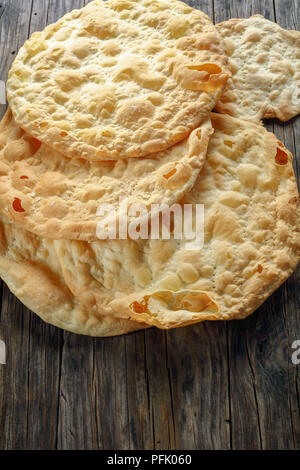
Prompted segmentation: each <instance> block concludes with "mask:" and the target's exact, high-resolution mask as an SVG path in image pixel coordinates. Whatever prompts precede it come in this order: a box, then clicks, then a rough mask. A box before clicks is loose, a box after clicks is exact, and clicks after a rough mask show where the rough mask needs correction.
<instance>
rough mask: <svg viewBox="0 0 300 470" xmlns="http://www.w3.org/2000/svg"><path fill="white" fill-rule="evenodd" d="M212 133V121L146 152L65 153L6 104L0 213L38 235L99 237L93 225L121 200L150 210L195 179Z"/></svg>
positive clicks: (0, 134)
mask: <svg viewBox="0 0 300 470" xmlns="http://www.w3.org/2000/svg"><path fill="white" fill-rule="evenodd" d="M212 132H213V130H212V126H211V122H210V119H209V118H208V119H206V120H205V121H204V122H203V124H202V125H201V126H200V127H198V128H197V129H195V130H194V131H192V132H191V134H190V135H189V136H188V137H187V138H186V139H184V140H183V141H181V142H179V143H178V144H176V145H174V146H173V147H171V148H169V149H167V150H165V151H162V152H158V153H156V154H152V155H151V157H149V158H131V159H127V160H119V161H107V162H91V161H88V160H83V159H79V158H73V159H69V158H66V157H64V156H63V155H62V154H61V153H59V152H57V151H55V150H53V149H52V148H51V147H49V146H48V145H47V144H42V143H41V142H40V141H39V140H37V139H35V138H33V137H31V136H30V135H29V134H28V133H26V132H24V131H23V130H22V129H21V128H20V127H19V126H18V125H17V124H16V123H15V121H14V119H13V116H12V113H11V111H10V109H8V111H7V113H6V115H5V116H4V118H3V120H2V122H1V123H0V211H1V212H2V213H3V214H4V215H5V216H6V217H8V218H10V219H11V220H14V221H16V222H18V223H19V224H21V225H22V226H23V227H25V228H27V229H28V230H30V231H31V232H34V233H36V234H38V235H41V236H46V237H50V238H55V239H59V238H66V239H75V240H76V239H79V240H96V239H97V224H98V223H100V222H101V223H102V224H103V225H104V219H105V218H107V217H108V216H109V215H110V214H114V213H115V215H116V218H117V217H118V212H119V208H120V205H121V203H122V201H124V200H125V199H126V203H127V205H128V207H132V206H133V205H138V206H140V207H141V208H144V210H146V211H147V210H148V211H149V210H150V208H151V207H152V205H153V204H169V205H172V204H173V203H176V202H177V201H178V200H179V199H180V198H182V197H183V196H184V194H186V193H187V192H188V191H190V190H191V189H192V187H193V185H194V184H195V181H196V179H197V176H198V174H199V171H200V170H201V168H202V166H203V164H204V161H205V157H206V152H207V146H208V142H209V137H210V135H211V133H212Z"/></svg>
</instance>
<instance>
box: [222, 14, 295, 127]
mask: <svg viewBox="0 0 300 470" xmlns="http://www.w3.org/2000/svg"><path fill="white" fill-rule="evenodd" d="M216 27H217V30H218V32H219V34H220V36H221V37H222V38H223V39H224V44H225V47H226V50H227V53H228V56H229V58H230V59H229V60H230V66H231V71H232V78H231V79H229V80H228V83H227V86H226V88H225V91H224V93H223V95H222V97H221V99H220V101H219V102H218V103H217V105H216V107H215V109H216V110H217V111H219V112H221V113H224V114H230V115H231V116H235V117H239V118H242V119H253V120H256V121H259V120H260V119H262V118H275V117H276V118H278V119H280V120H281V121H287V120H288V119H291V118H292V117H294V116H296V115H297V114H299V112H300V32H299V31H286V30H285V29H282V28H281V27H280V26H279V25H278V24H276V23H273V22H272V21H269V20H266V19H265V18H264V17H263V16H261V15H254V16H251V18H248V19H232V20H229V21H225V22H224V23H220V24H218V25H216Z"/></svg>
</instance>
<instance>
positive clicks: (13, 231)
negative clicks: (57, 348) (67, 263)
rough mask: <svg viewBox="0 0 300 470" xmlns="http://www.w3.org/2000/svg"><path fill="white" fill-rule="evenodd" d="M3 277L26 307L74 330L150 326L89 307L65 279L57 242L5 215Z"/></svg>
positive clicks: (110, 331) (104, 332) (0, 237)
mask: <svg viewBox="0 0 300 470" xmlns="http://www.w3.org/2000/svg"><path fill="white" fill-rule="evenodd" d="M0 276H1V278H2V279H3V280H4V281H5V282H6V284H7V285H8V287H9V289H10V290H11V291H12V292H13V293H14V294H15V295H16V296H17V297H18V298H19V299H20V300H21V301H22V302H23V303H24V304H25V305H26V307H28V308H29V309H30V310H32V311H33V312H35V313H36V314H38V315H39V316H40V317H41V318H42V319H43V320H44V321H46V322H47V323H51V324H52V325H55V326H58V327H59V328H63V329H65V330H68V331H72V332H73V333H80V334H84V335H89V336H115V335H121V334H125V333H129V332H131V331H136V330H139V329H141V328H143V327H146V326H147V325H144V326H143V325H141V324H140V323H136V322H134V321H131V320H124V319H118V318H115V317H113V316H108V315H106V316H105V317H103V316H101V315H100V314H98V313H95V311H93V312H92V311H89V310H87V308H86V307H85V306H83V305H82V304H81V303H80V301H78V300H77V299H76V298H75V297H74V295H73V294H72V292H71V291H70V289H69V288H68V286H67V284H66V282H65V280H64V277H63V273H62V269H61V266H60V262H59V260H58V258H57V256H56V251H55V242H53V241H52V240H47V239H46V238H39V237H37V236H36V235H34V234H32V233H30V232H28V231H27V230H24V229H23V228H22V227H19V226H17V224H13V223H11V222H10V221H9V220H8V219H6V218H5V217H3V216H2V215H1V216H0Z"/></svg>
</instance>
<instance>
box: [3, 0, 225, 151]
mask: <svg viewBox="0 0 300 470" xmlns="http://www.w3.org/2000/svg"><path fill="white" fill-rule="evenodd" d="M229 75H230V73H229V71H228V59H227V56H226V54H225V52H224V50H223V46H222V43H221V41H220V39H219V36H218V33H217V31H216V29H215V27H214V25H213V24H212V22H211V21H210V19H209V18H208V17H207V16H206V15H205V14H204V13H202V12H201V11H199V10H195V9H193V8H191V7H189V6H187V5H186V4H184V3H182V2H178V1H176V0H172V1H171V0H137V1H130V0H108V1H101V0H95V1H93V2H91V3H89V4H88V5H87V6H86V7H85V8H83V9H81V10H74V11H72V12H71V13H68V14H67V15H65V16H64V17H63V18H62V19H60V20H59V21H58V22H57V23H55V24H53V25H50V26H48V27H46V29H45V30H44V31H42V32H37V33H34V34H33V35H32V36H31V38H30V39H29V40H28V41H27V42H26V43H25V45H24V46H23V47H22V48H21V49H20V51H19V53H18V55H17V57H16V59H15V61H14V63H13V65H12V68H11V70H10V73H9V78H8V82H7V94H8V101H9V103H10V106H11V108H12V112H13V114H14V117H15V119H16V122H17V123H18V124H19V125H20V127H22V128H23V129H25V130H26V131H28V132H29V133H30V134H31V135H32V136H33V137H35V138H37V139H39V140H41V141H42V142H43V143H46V144H48V145H50V146H51V147H52V148H54V149H55V150H57V151H60V152H61V153H63V154H65V155H66V156H67V157H76V158H85V159H87V160H108V159H117V160H118V159H124V158H128V157H141V156H145V155H148V154H151V153H154V152H158V151H161V150H165V149H167V148H169V147H170V146H172V145H174V144H176V143H177V142H179V141H181V140H182V139H184V138H185V137H187V135H188V134H189V133H190V131H191V130H193V129H195V128H196V127H198V125H199V124H200V123H201V122H202V121H203V119H205V118H206V117H207V115H208V114H209V112H210V111H211V110H212V109H213V107H214V105H215V103H216V102H217V100H218V99H219V98H220V96H221V94H222V91H223V89H224V86H225V84H226V81H227V79H228V76H229Z"/></svg>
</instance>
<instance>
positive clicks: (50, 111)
mask: <svg viewBox="0 0 300 470" xmlns="http://www.w3.org/2000/svg"><path fill="white" fill-rule="evenodd" d="M299 94H300V33H299V32H296V31H285V30H283V29H281V28H280V27H279V26H278V25H277V24H275V23H272V22H270V21H268V20H266V19H264V18H263V17H262V16H257V15H256V16H252V17H251V18H249V19H241V20H240V19H233V20H230V21H227V22H225V23H221V24H219V25H217V26H214V25H213V24H212V22H211V20H210V19H209V18H208V17H207V16H206V15H205V14H204V13H202V12H201V11H198V10H195V9H193V8H191V7H189V6H187V5H186V4H184V3H181V2H178V1H174V0H136V1H134V0H108V1H102V0H95V1H92V2H91V3H89V4H88V5H87V6H86V7H85V8H83V9H81V10H74V11H72V12H71V13H69V14H67V15H65V16H64V17H63V18H62V19H60V20H59V21H58V22H57V23H55V24H53V25H50V26H47V27H46V29H45V30H44V31H42V32H37V33H34V34H33V35H32V36H31V38H30V39H29V40H28V41H27V42H26V43H25V44H24V46H23V47H22V48H21V49H20V51H19V53H18V55H17V57H16V59H15V61H14V63H13V65H12V68H11V70H10V73H9V78H8V82H7V95H8V102H9V108H8V110H7V112H6V114H5V116H4V118H3V120H2V122H1V124H0V214H1V215H0V222H1V223H0V228H1V231H0V233H1V236H0V276H1V277H2V279H3V280H4V281H5V282H6V284H7V285H8V287H9V288H10V289H11V291H12V292H13V293H14V294H15V295H16V296H17V297H18V298H19V299H20V300H21V301H22V302H23V303H24V304H25V305H26V306H27V307H28V308H29V309H31V310H32V311H34V312H36V313H37V314H38V315H39V316H40V317H41V318H43V319H44V320H45V321H46V322H49V323H51V324H53V325H56V326H58V327H61V328H64V329H66V330H69V331H73V332H76V333H82V334H87V335H92V336H110V335H118V334H123V333H128V332H130V331H134V330H138V329H141V328H147V327H149V326H156V327H158V328H164V329H168V328H173V327H179V326H185V325H189V324H192V323H196V322H200V321H202V320H220V319H223V320H229V319H233V318H244V317H246V316H247V315H249V314H250V313H252V312H253V311H254V310H255V309H256V308H257V307H258V306H259V305H260V304H262V302H263V301H264V300H265V299H266V298H267V297H268V296H269V295H270V294H271V293H272V292H273V291H274V290H275V289H276V288H277V287H278V286H279V285H280V284H281V283H282V282H284V281H285V280H286V279H287V277H288V276H289V275H290V274H291V273H292V271H293V270H294V269H295V267H296V265H297V263H298V261H299V256H300V231H299V205H298V190H297V185H296V181H295V176H294V172H293V168H292V155H291V153H290V152H289V151H288V150H287V149H286V148H285V147H284V145H283V144H282V143H281V142H280V141H279V140H278V139H277V138H276V137H275V135H274V134H272V133H270V132H267V131H266V129H265V128H264V127H263V124H262V122H261V119H262V118H270V117H277V118H279V119H281V120H283V121H284V120H287V119H290V118H292V117H293V116H296V115H297V114H298V113H299V112H300V96H299ZM213 110H214V112H213ZM125 199H126V201H127V204H128V205H129V206H132V205H134V204H139V205H141V206H143V207H144V208H145V209H146V210H147V211H148V212H147V213H149V210H150V209H151V208H152V207H153V206H156V205H160V204H162V205H164V207H170V206H172V205H176V207H177V208H178V207H179V208H184V207H190V208H192V211H193V209H194V208H195V207H198V206H202V207H204V226H203V227H202V231H203V241H202V243H199V240H198V237H197V235H199V234H197V233H194V236H195V237H196V238H197V240H198V241H197V243H194V244H193V240H191V239H190V237H189V236H187V235H186V234H185V232H184V233H183V234H182V236H181V237H175V236H172V233H171V234H170V237H169V238H166V237H163V236H162V233H163V231H162V230H160V229H159V231H158V233H159V236H158V237H154V238H153V237H150V236H149V237H142V236H140V237H134V238H133V237H129V236H125V237H124V233H123V236H122V237H121V236H120V233H117V234H116V236H115V237H114V238H113V237H107V238H105V237H103V239H99V238H101V237H99V234H98V230H97V227H99V224H101V223H104V222H105V221H106V222H107V214H106V215H104V212H102V211H101V210H100V211H99V207H102V208H103V207H109V208H110V209H111V210H113V209H116V210H117V209H118V208H119V207H120V204H122V201H124V200H125ZM163 215H164V213H163V211H162V214H161V216H162V218H163ZM184 215H185V212H184ZM108 219H109V218H108ZM129 220H131V221H132V223H134V222H136V220H137V219H136V217H135V216H134V214H131V218H129ZM151 222H152V220H150V219H147V218H146V222H145V225H146V226H148V228H149V227H150V226H151ZM150 228H151V227H150ZM150 232H151V231H150ZM126 234H127V235H128V233H127V230H126Z"/></svg>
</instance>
